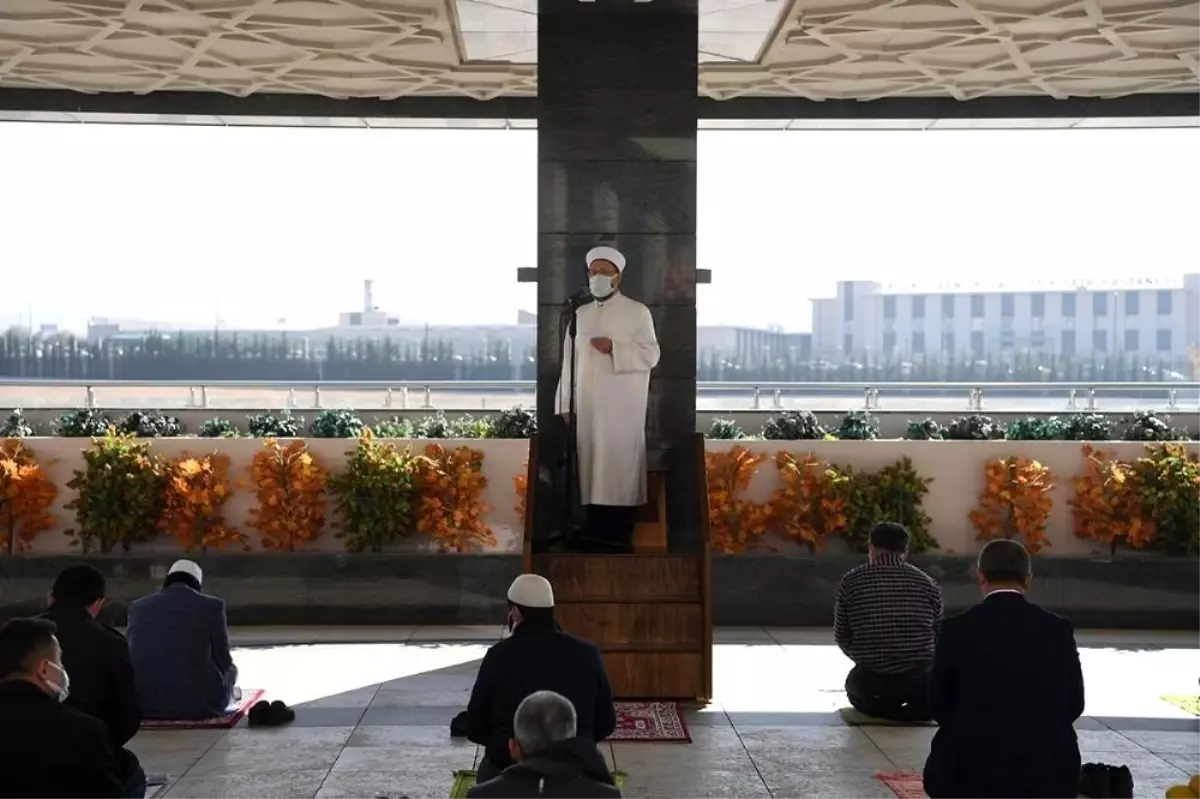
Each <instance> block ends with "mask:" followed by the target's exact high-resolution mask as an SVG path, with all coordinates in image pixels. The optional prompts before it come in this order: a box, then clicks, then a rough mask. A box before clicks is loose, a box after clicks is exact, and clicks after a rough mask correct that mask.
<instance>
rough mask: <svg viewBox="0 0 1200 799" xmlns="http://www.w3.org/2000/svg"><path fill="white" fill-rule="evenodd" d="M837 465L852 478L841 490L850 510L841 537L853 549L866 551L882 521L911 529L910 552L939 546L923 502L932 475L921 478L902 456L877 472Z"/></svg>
mask: <svg viewBox="0 0 1200 799" xmlns="http://www.w3.org/2000/svg"><path fill="white" fill-rule="evenodd" d="M835 468H836V470H837V471H838V473H839V474H841V475H844V476H846V477H849V478H850V479H849V480H847V481H846V482H845V483H843V486H844V487H843V489H842V490H843V491H844V492H845V499H846V507H847V508H848V509H849V512H850V520H849V525H848V526H847V529H846V530H845V531H844V532H843V533H842V536H843V538H845V539H846V541H847V543H848V544H849V546H850V548H851V549H852V550H854V551H855V552H866V551H867V542H868V540H869V538H870V535H871V528H873V527H874V526H875V525H877V524H879V523H880V522H899V523H900V524H903V525H904V526H905V527H907V528H908V532H909V534H910V539H909V545H908V551H909V552H910V553H913V554H919V553H922V552H925V551H927V550H930V549H935V548H937V546H938V542H937V539H935V538H934V537H933V536H932V535H930V533H929V524H930V521H931V520H930V518H929V514H927V513H926V512H925V505H924V502H925V495H926V494H928V493H929V485H930V483H932V482H933V478H930V477H922V476H921V475H920V474H919V473H918V472H917V470H916V469H915V468H913V465H912V461H911V460H909V459H908V458H902V459H900V460H898V461H896V462H895V463H893V464H892V465H890V466H885V467H884V468H882V469H880V470H879V471H878V472H875V473H874V474H872V473H870V472H864V471H859V472H856V471H854V470H853V469H851V468H850V467H844V466H839V467H835Z"/></svg>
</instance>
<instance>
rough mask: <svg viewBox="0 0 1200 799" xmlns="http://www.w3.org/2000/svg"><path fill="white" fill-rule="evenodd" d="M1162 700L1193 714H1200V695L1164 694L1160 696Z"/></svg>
mask: <svg viewBox="0 0 1200 799" xmlns="http://www.w3.org/2000/svg"><path fill="white" fill-rule="evenodd" d="M1159 699H1161V700H1162V701H1164V702H1168V703H1170V704H1172V705H1174V706H1175V707H1177V708H1179V709H1180V710H1186V711H1187V712H1188V713H1191V714H1192V715H1193V716H1200V696H1185V695H1183V694H1166V695H1165V696H1160V697H1159Z"/></svg>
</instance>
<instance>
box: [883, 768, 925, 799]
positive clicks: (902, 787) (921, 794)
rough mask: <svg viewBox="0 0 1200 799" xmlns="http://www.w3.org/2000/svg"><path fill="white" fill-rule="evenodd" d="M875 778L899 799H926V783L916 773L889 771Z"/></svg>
mask: <svg viewBox="0 0 1200 799" xmlns="http://www.w3.org/2000/svg"><path fill="white" fill-rule="evenodd" d="M875 778H876V779H877V780H879V781H880V782H882V783H883V784H884V785H886V786H887V787H889V788H891V789H892V793H894V794H896V796H897V797H899V799H925V783H924V780H922V779H921V775H920V774H917V773H916V772H914V771H889V772H886V773H883V772H881V773H879V774H876V775H875Z"/></svg>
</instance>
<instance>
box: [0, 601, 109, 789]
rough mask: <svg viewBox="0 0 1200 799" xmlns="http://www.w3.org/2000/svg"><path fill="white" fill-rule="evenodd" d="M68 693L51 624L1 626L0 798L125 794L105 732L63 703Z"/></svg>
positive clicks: (12, 622)
mask: <svg viewBox="0 0 1200 799" xmlns="http://www.w3.org/2000/svg"><path fill="white" fill-rule="evenodd" d="M70 691H71V680H70V677H68V675H67V670H66V669H65V668H63V665H62V650H61V649H60V648H59V645H58V639H57V638H55V637H54V622H52V621H50V620H49V619H12V620H10V621H8V622H6V623H5V624H4V626H3V627H0V720H2V722H0V797H62V796H71V797H80V799H117V798H118V797H120V796H122V795H123V794H122V790H121V788H122V786H121V779H120V777H119V776H118V774H117V770H118V764H117V759H116V756H115V753H114V751H113V745H112V738H111V736H110V735H109V732H108V729H107V728H106V727H105V726H104V722H102V721H100V720H99V719H97V718H95V717H93V716H90V715H88V714H87V713H83V712H81V711H78V710H76V709H75V708H73V707H70V706H69V705H67V704H65V703H64V701H63V700H65V699H66V698H67V696H68V694H70Z"/></svg>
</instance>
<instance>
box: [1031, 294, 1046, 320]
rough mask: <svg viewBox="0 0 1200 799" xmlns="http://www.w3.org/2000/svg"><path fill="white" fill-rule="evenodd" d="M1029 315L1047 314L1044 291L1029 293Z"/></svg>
mask: <svg viewBox="0 0 1200 799" xmlns="http://www.w3.org/2000/svg"><path fill="white" fill-rule="evenodd" d="M1029 315H1030V316H1038V317H1041V316H1045V315H1046V295H1045V294H1042V293H1040V292H1039V293H1037V294H1030V295H1029Z"/></svg>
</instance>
